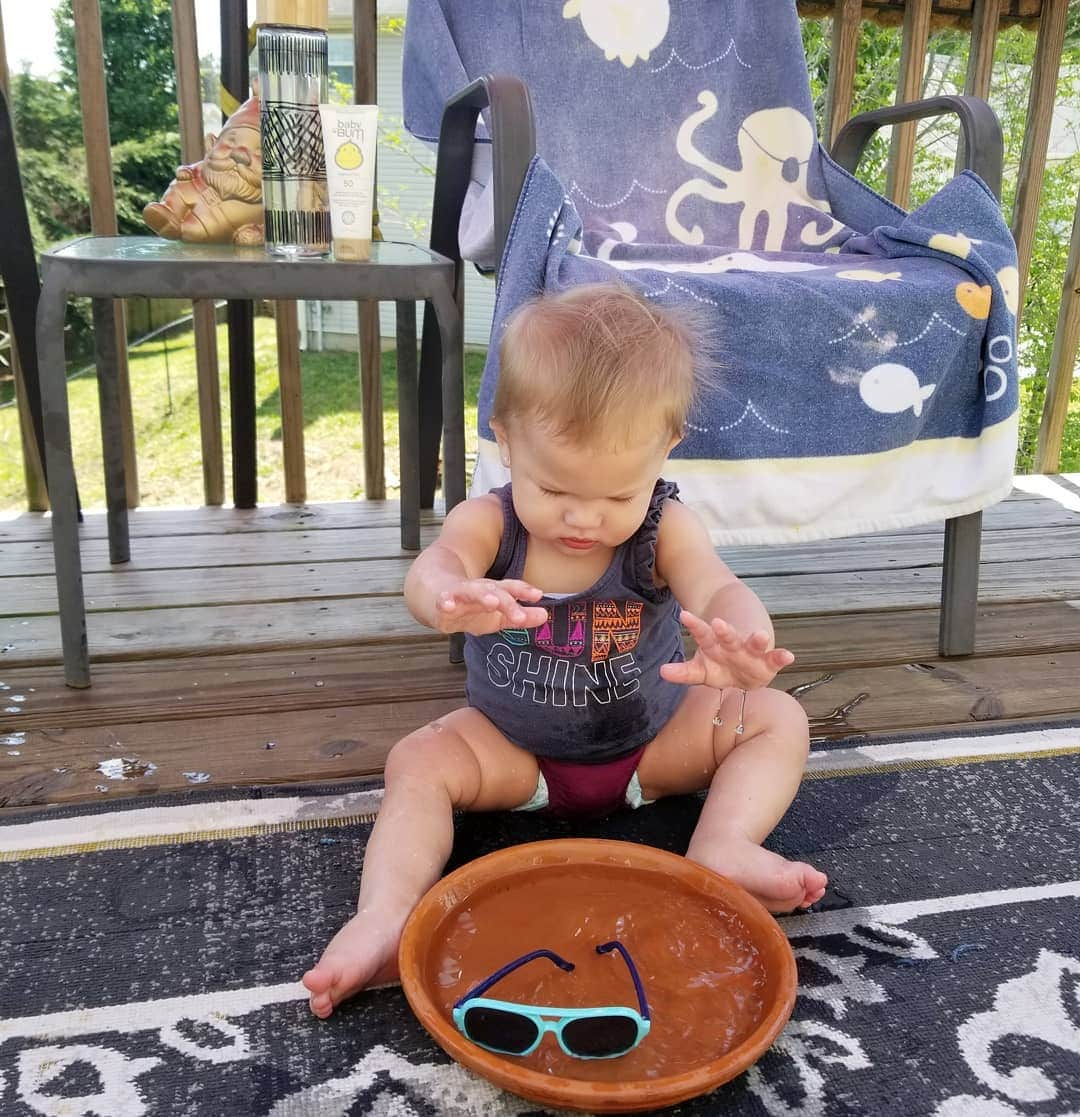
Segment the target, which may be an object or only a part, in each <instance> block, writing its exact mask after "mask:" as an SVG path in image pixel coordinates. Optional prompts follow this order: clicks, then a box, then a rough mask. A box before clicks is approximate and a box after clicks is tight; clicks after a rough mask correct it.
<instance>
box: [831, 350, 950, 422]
mask: <svg viewBox="0 0 1080 1117" xmlns="http://www.w3.org/2000/svg"><path fill="white" fill-rule="evenodd" d="M829 375H830V376H831V377H832V379H833V380H834V381H837V382H838V383H845V382H846V379H847V378H846V376H845V375H844V374H837V373H832V372H830V374H829ZM855 375H856V376H858V383H859V395H860V396H861V397H862V401H863V403H865V404H866V406H867V407H869V408H870V410H871V411H877V412H879V413H880V414H882V415H899V414H900V413H901V412H903V411H907V410H908V409H909V408H910V409H911V410H912V411H913V412H914V413H915V414H916V415H917V416H918V415H921V414H922V405H923V401H924V400H928V399H929V398H930V397H931V396H932V395H933V394H934V389H935V388H936V387H937V385H936V384H926V385H922V384H920V383H919V378H918V377H917V376H916V375H915V373H914V372H913V371H912V370H911V369H909V368H908V367H907V365H898V364H893V363H891V362H886V363H885V364H881V365H874V367H873V368H872V369H870V370H869V371H868V372H864V373H862V374H861V375H859V374H855Z"/></svg>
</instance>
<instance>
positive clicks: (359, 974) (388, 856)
mask: <svg viewBox="0 0 1080 1117" xmlns="http://www.w3.org/2000/svg"><path fill="white" fill-rule="evenodd" d="M538 771H539V769H538V767H537V763H536V760H535V759H534V758H533V757H532V756H531V755H530V754H529V753H527V752H525V751H524V750H523V749H520V748H518V747H517V746H516V745H513V744H511V743H510V742H509V741H508V740H507V739H506V738H505V737H504V736H503V735H502V734H501V733H500V732H499V731H498V730H497V729H496V728H495V726H493V725H492V724H491V722H490V721H489V720H488V719H487V718H486V717H484V715H483V714H481V713H480V712H479V711H477V710H473V709H469V708H464V709H461V710H455V711H454V712H453V713H450V714H447V715H446V717H443V718H440V719H439V720H438V721H434V722H432V723H431V724H430V725H426V726H424V728H423V729H419V730H417V731H416V732H415V733H411V734H410V735H409V736H408V737H405V738H403V739H402V740H401V741H399V742H398V743H397V744H396V745H395V746H394V747H393V749H391V750H390V755H389V756H388V757H387V760H386V772H385V781H386V791H385V793H384V795H383V801H382V805H381V806H380V808H379V814H378V818H377V820H376V822H375V826H374V829H373V830H372V832H371V837H370V838H369V839H368V843H367V849H366V851H365V853H364V868H363V872H362V874H361V877H360V897H359V899H358V900H357V904H356V909H357V910H356V915H354V916H353V917H352V919H350V920H349V922H348V923H346V924H345V926H344V927H342V929H341V930H340V931H338V933H337V934H336V935H335V936H334V937H333V939H331V940H330V943H329V945H328V946H327V947H326V949H325V950H324V951H323V954H322V957H321V958H320V959H319V961H318V962H317V963H316V964H315V966H313V967H312V968H311V969H310V970H308V972H307V973H306V974H304V979H303V980H304V984H305V985H306V986H307V987H308V989H309V990H310V992H311V998H310V1004H311V1011H312V1012H313V1013H315V1015H316V1016H322V1017H326V1016H329V1015H330V1013H331V1012H333V1011H334V1006H335V1005H337V1004H338V1003H339V1002H341V1001H343V1000H344V999H345V998H346V997H351V996H352V995H353V994H354V993H356V992H358V991H359V990H361V989H363V988H364V986H365V985H370V984H372V983H374V982H378V981H389V980H390V979H392V978H394V977H396V976H397V948H398V941H399V940H400V938H401V930H402V928H403V927H404V925H405V920H406V919H407V918H408V916H409V913H410V912H411V911H412V909H413V908H414V907H415V906H416V903H417V901H418V900H419V899H420V897H421V896H422V895H423V894H424V893H425V892H426V891H427V890H428V889H429V888H430V887H431V886H432V885H433V884H434V883H435V881H437V880H438V879H439V874H440V873H441V872H442V869H443V866H444V865H445V864H446V861H447V858H448V857H449V856H450V849H451V846H452V845H453V841H454V824H453V812H454V810H455V808H458V809H464V810H476V811H489V810H498V809H500V808H510V807H517V806H520V805H521V804H522V803H524V802H525V801H526V800H528V798H529V796H530V795H532V793H533V792H534V791H535V790H536V780H537V774H538Z"/></svg>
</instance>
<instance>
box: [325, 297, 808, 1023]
mask: <svg viewBox="0 0 1080 1117" xmlns="http://www.w3.org/2000/svg"><path fill="white" fill-rule="evenodd" d="M692 335H693V329H692V325H691V321H690V320H689V319H687V318H685V317H682V316H679V315H676V314H675V313H674V312H673V311H671V310H662V309H660V308H658V307H655V306H652V305H650V304H649V303H648V302H646V301H645V300H644V299H643V298H641V297H639V296H638V295H636V294H635V293H633V292H632V291H631V290H630V289H629V288H626V287H623V286H621V285H616V284H594V285H588V286H580V287H574V288H572V289H570V290H568V291H565V292H563V293H561V294H553V295H547V296H543V297H541V298H539V299H536V300H534V301H532V302H530V303H527V304H525V305H524V306H522V307H521V308H520V309H519V310H518V311H517V313H516V314H515V315H514V316H513V318H512V319H511V321H510V323H509V324H508V326H507V328H506V330H505V333H504V335H503V339H502V345H501V350H500V355H501V371H500V377H499V383H498V388H497V392H496V397H495V402H494V407H493V410H492V419H491V428H492V430H493V431H494V433H495V437H496V439H497V441H498V446H499V453H500V455H501V457H502V461H503V464H504V465H505V466H506V467H507V469H509V470H510V474H511V477H512V483H511V484H508V485H505V486H504V487H503V488H501V489H496V490H495V491H493V492H490V493H487V494H485V495H483V496H479V497H475V498H472V499H470V500H466V501H464V502H462V503H461V504H459V505H457V507H455V508H454V509H452V511H451V512H450V513H449V514H448V515H447V517H446V521H445V523H444V524H443V528H442V531H441V533H440V535H439V538H438V539H437V540H436V541H435V542H434V543H433V544H432V545H431V546H430V547H428V548H427V550H426V551H424V552H423V553H422V554H421V555H419V556H418V558H417V559H416V561H415V562H414V563H413V565H412V567H411V568H410V570H409V573H408V575H407V577H406V579H405V600H406V602H407V603H408V606H409V608H410V610H411V611H412V613H413V615H414V616H415V617H416V619H417V620H418V621H420V622H421V623H422V624H425V625H428V626H429V627H431V628H434V629H437V630H438V631H440V632H447V633H450V632H463V633H465V634H466V637H465V662H466V696H467V699H468V705H467V706H465V707H464V708H462V709H459V710H455V711H454V712H453V713H450V714H447V715H446V716H445V717H442V718H439V719H438V720H437V721H434V722H432V723H431V724H430V725H426V726H424V727H423V728H422V729H418V730H417V731H416V732H415V733H411V734H409V736H407V737H405V738H404V739H403V740H401V741H399V742H398V743H397V744H396V745H395V746H394V747H393V749H392V750H391V751H390V754H389V756H388V757H387V761H386V770H385V777H386V791H385V795H384V798H383V801H382V805H381V807H380V809H379V815H378V820H377V822H376V823H375V827H374V830H373V831H372V834H371V837H370V840H369V841H368V844H367V852H366V855H365V858H364V868H363V874H362V876H361V880H360V896H359V900H358V902H357V913H356V915H355V916H353V918H352V919H350V920H349V922H348V923H347V924H346V925H345V926H344V927H343V928H342V929H341V930H340V931H339V932H338V933H337V935H335V936H334V938H333V939H332V940H331V942H330V943H329V945H328V946H327V947H326V950H325V951H324V952H323V955H322V957H321V958H320V959H319V961H318V963H317V964H316V965H315V966H314V967H313V968H312V969H310V970H309V971H308V972H307V973H306V974H304V977H303V981H304V984H305V985H306V986H307V988H308V990H309V991H310V993H311V997H310V1004H311V1011H312V1012H314V1013H315V1015H316V1016H321V1017H326V1016H329V1015H330V1013H331V1012H333V1010H334V1006H335V1005H337V1004H338V1003H340V1002H341V1001H342V1000H343V999H345V998H346V997H349V996H351V995H352V994H354V993H356V992H357V991H358V990H360V989H362V988H363V987H364V986H366V985H369V984H372V983H375V982H380V981H386V980H389V979H391V978H393V977H395V976H396V974H397V947H398V940H399V939H400V937H401V931H402V927H403V925H404V923H405V920H406V918H407V917H408V915H409V913H410V912H411V911H412V909H413V907H414V906H415V904H416V903H417V901H418V900H419V899H420V897H421V896H422V895H423V894H424V892H426V891H427V889H428V888H430V887H431V885H432V884H434V883H435V881H436V880H437V879H438V878H439V875H440V873H441V872H442V869H443V867H444V865H445V864H446V861H447V858H448V857H449V855H450V850H451V845H452V843H453V837H454V827H453V812H454V810H469V811H494V810H548V811H552V812H555V813H558V814H562V815H574V814H578V815H600V814H605V813H608V812H610V811H612V810H614V809H616V808H619V807H622V806H628V807H633V808H637V807H641V806H644V805H645V804H647V803H650V802H652V801H653V800H655V799H659V798H660V797H661V796H664V795H682V794H685V793H687V792H691V791H697V790H699V789H702V788H708V789H709V791H708V796H707V798H706V799H705V804H704V807H703V808H702V811H701V817H700V819H699V820H698V823H697V827H696V829H695V830H694V833H693V837H692V838H691V841H690V846H689V848H688V849H687V851H686V856H687V857H689V858H690V859H691V860H693V861H698V862H700V863H701V864H702V865H705V866H707V867H708V868H710V869H714V870H716V871H717V872H720V873H723V874H724V875H725V876H728V877H730V878H731V879H733V880H736V881H738V882H739V883H740V884H742V885H743V886H744V887H745V888H746V889H748V890H749V891H750V892H751V893H753V894H754V895H755V896H756V897H757V898H758V899H759V900H761V902H762V903H763V904H765V905H766V906H767V907H768V908H769V909H771V910H772V911H791V910H793V909H795V908H801V907H806V906H808V905H809V904H812V903H814V902H815V901H816V900H818V899H820V897H821V896H822V895H823V893H824V891H825V884H826V878H825V874H824V873H821V872H819V871H818V870H817V869H815V868H813V867H812V866H810V865H807V864H805V863H803V862H792V861H787V860H785V859H784V858H783V857H780V856H779V855H777V854H775V853H772V852H770V851H768V850H766V849H763V848H762V845H761V843H762V841H763V840H764V839H765V837H766V835H768V834H769V832H770V831H771V830H772V829H773V827H774V826H776V824H777V822H779V820H780V818H781V817H782V816H783V814H784V811H785V810H786V809H787V807H788V805H789V804H790V803H791V801H792V799H793V798H794V796H795V792H796V790H797V789H798V786H799V781H800V779H801V777H802V773H803V768H804V766H805V762H806V756H807V750H808V747H809V732H808V728H807V721H806V715H805V714H804V713H803V710H802V707H801V706H800V705H799V703H798V702H797V701H796V700H795V699H794V698H792V697H791V696H790V695H788V694H786V693H784V692H783V691H781V690H773V689H770V688H769V683H770V682H771V681H772V679H773V677H774V676H775V675H776V673H777V672H778V671H780V670H781V669H782V668H784V667H787V666H788V665H789V664H790V663H792V662H793V660H794V658H795V657H794V656H793V655H792V654H791V652H789V651H786V650H784V649H782V648H775V647H774V646H773V629H772V624H771V622H770V620H769V615H768V613H767V612H766V611H765V607H764V606H763V605H762V603H761V601H760V600H759V599H758V598H757V596H756V595H755V594H754V593H753V591H752V590H750V589H749V588H748V587H747V586H745V585H743V583H742V582H740V581H739V580H738V578H736V577H735V575H734V574H733V573H732V572H731V571H730V570H729V569H728V567H727V566H726V565H725V564H724V563H723V562H722V561H721V560H720V559H719V558H718V557H717V554H716V552H715V551H714V550H713V547H712V545H711V543H710V541H709V536H708V533H707V531H706V529H705V527H704V525H703V524H702V523H701V521H700V520H699V519H698V517H697V516H696V515H695V514H694V513H693V512H692V511H691V510H690V509H689V508H687V507H686V505H684V504H681V503H680V502H679V499H678V495H677V490H676V486H675V485H673V484H671V483H669V482H666V481H664V480H662V479H660V473H661V471H662V469H663V467H664V463H665V461H666V460H667V456H668V454H669V452H670V451H671V449H672V447H674V446H675V445H676V444H677V443H678V442H679V440H680V438H681V437H682V434H683V430H684V428H685V425H686V421H687V416H688V415H689V413H690V409H691V406H692V404H693V402H694V399H695V395H696V393H697V391H698V390H699V386H700V381H701V373H700V370H699V369H698V367H697V362H696V360H695V353H694V345H693V344H692ZM680 622H681V624H682V625H684V626H685V627H686V629H687V631H688V632H689V633H690V635H691V636H692V637H693V639H694V641H695V644H696V646H697V650H696V651H695V653H694V656H693V658H692V659H690V660H686V659H685V658H684V655H683V640H682V632H681V629H680Z"/></svg>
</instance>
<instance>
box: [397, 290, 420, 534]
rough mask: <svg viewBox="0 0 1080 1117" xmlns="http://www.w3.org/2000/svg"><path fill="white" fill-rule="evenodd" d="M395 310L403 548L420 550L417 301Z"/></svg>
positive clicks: (407, 301)
mask: <svg viewBox="0 0 1080 1117" xmlns="http://www.w3.org/2000/svg"><path fill="white" fill-rule="evenodd" d="M396 309H397V386H398V440H399V447H398V448H399V452H400V459H399V466H398V469H399V472H400V475H401V547H402V550H405V551H419V550H420V396H419V392H418V388H419V383H418V380H417V369H416V303H414V302H412V301H411V300H402V301H400V302H398V303H397V304H396Z"/></svg>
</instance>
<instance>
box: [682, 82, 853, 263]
mask: <svg viewBox="0 0 1080 1117" xmlns="http://www.w3.org/2000/svg"><path fill="white" fill-rule="evenodd" d="M698 103H699V104H700V105H701V108H700V109H699V110H697V111H696V112H694V113H691V114H690V116H688V117H687V118H686V120H684V121H683V123H682V125H681V126H680V128H679V132H678V136H677V138H676V141H675V147H676V150H677V151H678V153H679V155H680V156H682V158H683V159H684V160H685V161H686V162H687V163H689V164H691V165H692V166H695V167H700V168H701V169H702V170H703V171H707V172H708V173H709V174H710V175H712V176H713V178H714V179H716V180H717V181H716V182H709V181H708V180H707V179H703V178H692V179H690V180H689V181H687V182H684V183H683V184H682V185H681V186H679V187H677V188H676V189H675V191H674V192H673V193H672V195H671V197H670V198H669V199H668V204H667V211H666V213H665V222H666V224H667V229H668V232H669V233H670V234H671V236H673V237H674V238H675V239H676V240H677V241H680V242H681V243H683V244H703V243H704V241H705V233H704V232H703V230H702V228H701V226H700V225H694V226H692V227H691V228H689V229H688V228H686V226H685V225H683V223H682V222H681V221H680V220H679V212H678V211H679V206H680V205H681V204H682V203H683V201H685V200H686V199H687V198H689V197H698V198H704V199H705V200H706V201H709V202H718V203H720V204H722V205H741V206H742V207H743V209H742V213H741V215H740V217H739V248H744V249H745V248H755V247H763V248H764V249H765V250H766V251H767V252H779V251H780V250H781V249H782V248H783V244H784V235H785V233H786V232H787V227H788V211H789V208H790V207H791V206H793V205H795V206H800V207H803V208H806V209H812V210H817V211H819V212H818V215H817V217H816V218H815V219H814V220H811V221H810V222H808V223H807V224H806V225H804V226H803V228H802V230H801V232H800V234H799V239H800V241H801V243H803V244H808V245H822V244H825V243H826V241H828V240H830V239H831V238H832V237H833V235H834V234H835V233H837V232H838V231H839V230H841V229H843V228H844V225H843V223H842V222H840V221H837V220H835V219H834V218H833V217H832V216H831V213H830V207H829V201H828V199H827V198H814V197H812V196H811V194H810V189H809V186H808V184H807V178H806V176H807V167H808V166H809V163H810V157H811V155H812V154H813V152H814V150H815V144H816V142H817V141H816V139H815V136H814V126H813V125H812V124H811V123H810V121H809V120H807V118H806V117H805V116H803V114H802V113H801V112H799V111H798V110H797V109H793V108H787V107H783V108H776V109H759V110H758V111H757V112H753V113H751V114H750V115H749V116H748V117H746V119H745V120H744V121H743V122H742V124H741V125H740V127H739V134H738V140H737V141H736V142H737V144H738V148H739V160H740V162H741V164H742V165H741V167H738V168H735V169H733V168H731V167H725V166H724V165H723V164H722V163H717V162H715V161H714V160H712V159H710V158H708V156H706V155H705V154H704V153H703V152H701V151H699V150H698V149H697V148H696V147H695V146H694V140H693V136H694V132H695V130H696V129H697V128H698V127H699V126H700V125H701V124H703V123H704V122H705V121H707V120H709V119H711V118H712V117H713V116H715V115H716V112H717V110H718V108H719V103H718V101H717V99H716V94H715V93H713V92H712V91H711V90H708V89H704V90H702V91H701V93H699V94H698ZM762 216H764V217H765V242H764V244H763V245H761V246H757V245H755V244H754V237H755V232H756V229H757V225H758V220H759V218H761V217H762ZM818 220H824V221H826V222H827V228H826V229H825V231H824V232H817V231H812V228H813V229H814V230H816V221H818Z"/></svg>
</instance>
